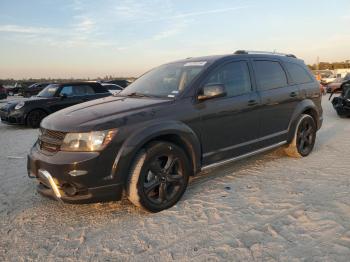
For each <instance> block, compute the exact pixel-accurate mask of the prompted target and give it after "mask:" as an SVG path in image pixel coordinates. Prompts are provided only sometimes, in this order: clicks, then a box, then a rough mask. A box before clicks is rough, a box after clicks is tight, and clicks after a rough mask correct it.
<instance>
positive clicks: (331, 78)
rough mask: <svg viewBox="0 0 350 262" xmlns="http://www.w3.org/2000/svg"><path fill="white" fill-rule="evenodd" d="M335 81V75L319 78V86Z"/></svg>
mask: <svg viewBox="0 0 350 262" xmlns="http://www.w3.org/2000/svg"><path fill="white" fill-rule="evenodd" d="M336 79H337V76H336V75H330V76H326V77H323V78H321V84H323V85H328V84H329V83H332V82H334V81H335V80H336Z"/></svg>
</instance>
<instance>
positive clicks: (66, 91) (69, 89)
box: [60, 86, 73, 97]
mask: <svg viewBox="0 0 350 262" xmlns="http://www.w3.org/2000/svg"><path fill="white" fill-rule="evenodd" d="M60 95H65V96H68V97H70V96H73V87H72V86H64V87H62V89H61V91H60Z"/></svg>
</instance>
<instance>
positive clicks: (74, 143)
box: [61, 129, 117, 152]
mask: <svg viewBox="0 0 350 262" xmlns="http://www.w3.org/2000/svg"><path fill="white" fill-rule="evenodd" d="M116 133H117V130H116V129H113V130H106V131H93V132H89V133H68V134H66V136H65V138H64V140H63V144H62V145H61V150H62V151H78V152H93V151H101V150H102V149H104V148H105V147H106V146H107V145H108V144H109V143H110V142H111V141H112V139H113V137H114V135H115V134H116Z"/></svg>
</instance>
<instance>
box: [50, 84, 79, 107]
mask: <svg viewBox="0 0 350 262" xmlns="http://www.w3.org/2000/svg"><path fill="white" fill-rule="evenodd" d="M58 96H59V98H58V99H57V100H55V101H53V102H52V103H50V105H49V107H50V110H51V111H52V112H56V111H58V110H61V109H63V108H66V107H69V106H73V105H76V104H79V103H82V102H84V101H83V98H84V96H82V94H81V93H80V86H78V85H67V86H63V87H62V88H61V89H60V90H59V91H58Z"/></svg>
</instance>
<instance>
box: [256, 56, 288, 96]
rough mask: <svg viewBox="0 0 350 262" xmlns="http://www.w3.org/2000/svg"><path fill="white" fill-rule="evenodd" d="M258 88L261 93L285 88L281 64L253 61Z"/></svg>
mask: <svg viewBox="0 0 350 262" xmlns="http://www.w3.org/2000/svg"><path fill="white" fill-rule="evenodd" d="M254 70H255V75H256V79H257V83H258V88H259V89H260V90H262V91H265V90H270V89H275V88H280V87H285V86H287V85H288V83H287V76H286V73H285V72H284V70H283V68H282V66H281V64H280V63H279V62H276V61H254Z"/></svg>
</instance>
